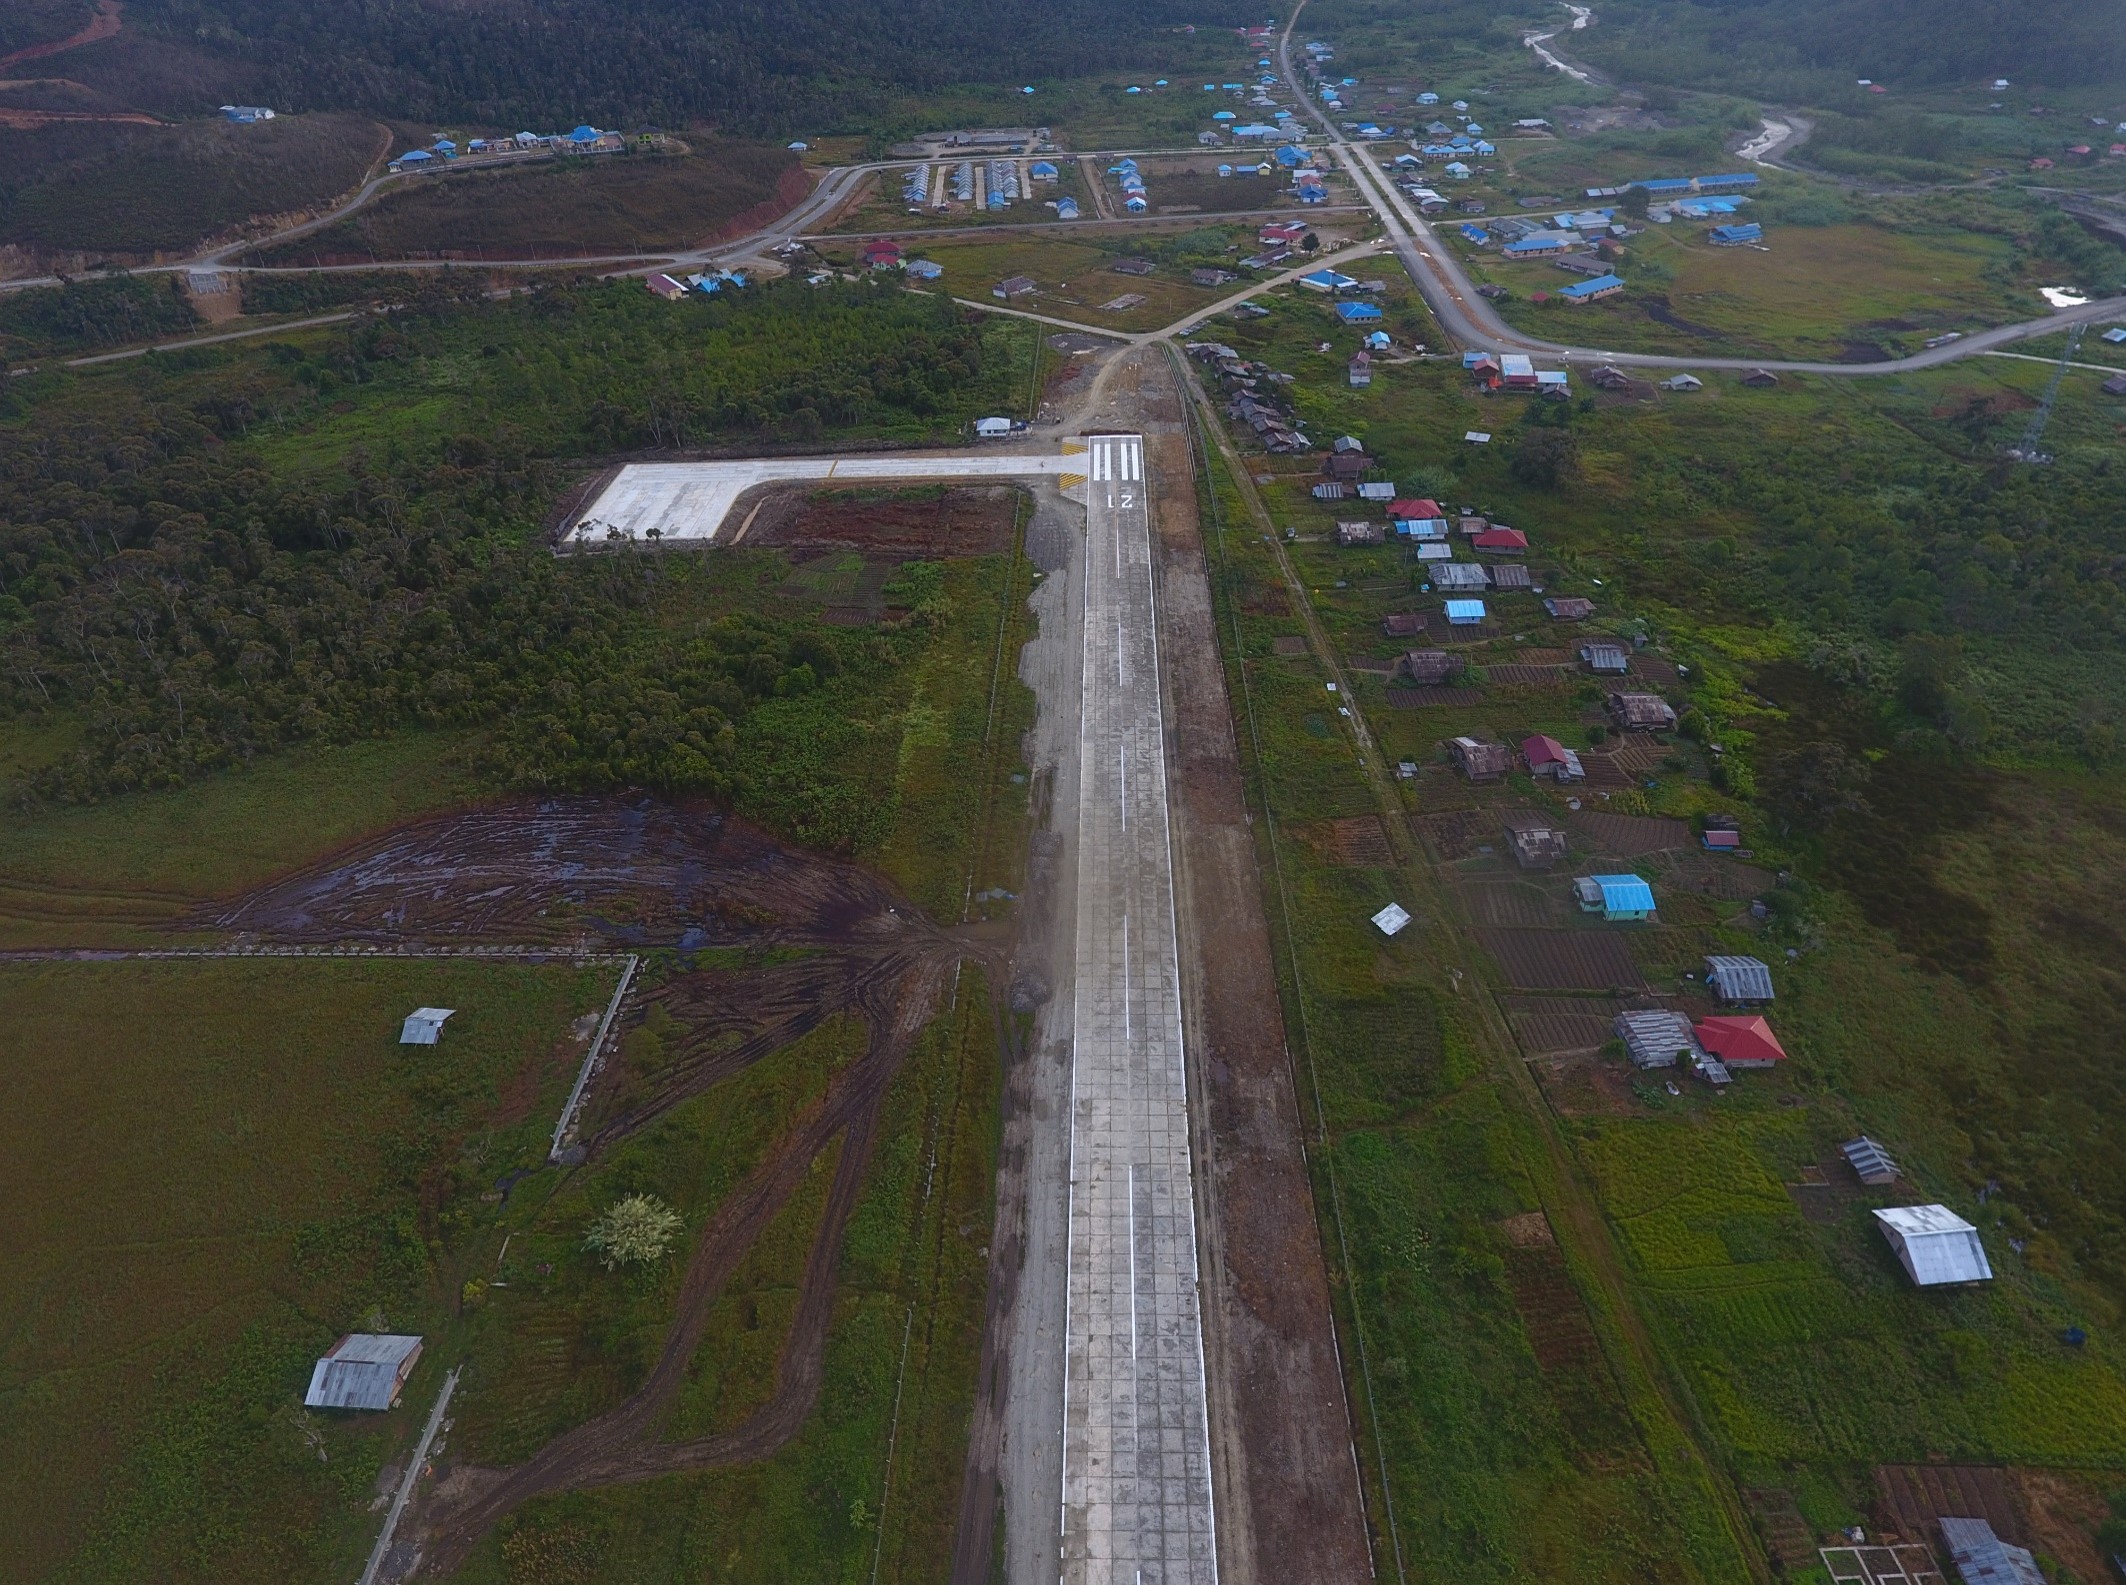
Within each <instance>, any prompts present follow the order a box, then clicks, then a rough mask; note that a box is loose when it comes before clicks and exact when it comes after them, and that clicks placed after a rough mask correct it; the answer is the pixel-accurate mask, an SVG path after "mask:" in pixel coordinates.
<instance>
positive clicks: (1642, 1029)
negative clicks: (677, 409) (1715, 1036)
mask: <svg viewBox="0 0 2126 1585" xmlns="http://www.w3.org/2000/svg"><path fill="white" fill-rule="evenodd" d="M1613 1027H1614V1028H1615V1031H1616V1036H1617V1038H1618V1039H1619V1040H1621V1041H1623V1042H1624V1051H1625V1054H1626V1055H1627V1056H1629V1057H1630V1058H1631V1065H1632V1066H1633V1067H1635V1068H1672V1067H1674V1066H1675V1065H1676V1064H1677V1063H1678V1062H1687V1063H1689V1064H1690V1065H1692V1066H1693V1067H1695V1066H1696V1065H1697V1064H1698V1063H1699V1062H1701V1061H1703V1060H1704V1057H1705V1049H1704V1048H1703V1047H1702V1046H1700V1045H1699V1044H1698V1041H1697V1037H1696V1036H1694V1035H1693V1034H1692V1033H1691V1031H1690V1020H1689V1019H1688V1018H1685V1017H1684V1016H1683V1015H1682V1014H1681V1013H1677V1012H1670V1011H1669V1010H1668V1009H1667V1008H1660V1007H1656V1008H1649V1009H1646V1010H1643V1011H1637V1012H1623V1013H1619V1014H1617V1019H1616V1023H1615V1025H1614V1026H1613Z"/></svg>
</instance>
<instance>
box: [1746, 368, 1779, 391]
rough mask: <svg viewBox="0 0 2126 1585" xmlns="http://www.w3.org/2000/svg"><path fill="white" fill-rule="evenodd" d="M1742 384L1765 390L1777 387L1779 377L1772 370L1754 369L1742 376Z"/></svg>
mask: <svg viewBox="0 0 2126 1585" xmlns="http://www.w3.org/2000/svg"><path fill="white" fill-rule="evenodd" d="M1742 383H1743V384H1744V385H1748V386H1753V387H1755V388H1756V389H1758V390H1763V389H1765V388H1766V387H1768V386H1773V385H1777V384H1778V383H1779V376H1778V375H1776V374H1774V373H1773V372H1772V371H1771V370H1770V369H1752V370H1750V372H1749V373H1747V374H1745V375H1744V376H1742Z"/></svg>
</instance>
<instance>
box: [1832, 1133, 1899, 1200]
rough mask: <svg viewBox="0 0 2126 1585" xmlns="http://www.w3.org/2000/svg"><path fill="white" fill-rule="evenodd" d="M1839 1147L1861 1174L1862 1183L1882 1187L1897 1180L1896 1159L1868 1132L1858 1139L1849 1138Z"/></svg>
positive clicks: (1855, 1169) (1855, 1170)
mask: <svg viewBox="0 0 2126 1585" xmlns="http://www.w3.org/2000/svg"><path fill="white" fill-rule="evenodd" d="M1838 1149H1839V1151H1840V1153H1841V1154H1843V1155H1844V1157H1845V1159H1846V1160H1847V1161H1848V1162H1849V1163H1851V1165H1852V1168H1853V1170H1854V1172H1856V1173H1858V1174H1859V1175H1860V1181H1861V1182H1862V1183H1865V1184H1869V1185H1871V1186H1873V1187H1877V1188H1880V1187H1881V1186H1882V1185H1884V1184H1888V1183H1895V1182H1896V1181H1897V1162H1896V1160H1895V1159H1894V1158H1893V1157H1892V1156H1891V1155H1890V1153H1889V1152H1888V1151H1887V1150H1885V1149H1883V1148H1882V1146H1880V1145H1878V1144H1877V1143H1875V1141H1874V1140H1872V1139H1870V1138H1868V1136H1867V1135H1866V1134H1862V1135H1861V1136H1860V1137H1859V1138H1858V1139H1848V1140H1847V1141H1846V1142H1845V1143H1844V1144H1842V1145H1840V1146H1839V1147H1838Z"/></svg>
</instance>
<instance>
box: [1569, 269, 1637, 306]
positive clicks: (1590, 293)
mask: <svg viewBox="0 0 2126 1585" xmlns="http://www.w3.org/2000/svg"><path fill="white" fill-rule="evenodd" d="M1623 290H1624V283H1623V282H1622V281H1621V280H1619V279H1617V277H1616V276H1614V275H1604V276H1602V277H1601V278H1600V279H1599V280H1592V281H1574V282H1573V283H1572V284H1571V285H1570V286H1567V287H1565V288H1563V289H1562V290H1561V291H1559V293H1558V296H1560V297H1562V298H1564V299H1565V301H1566V302H1568V303H1592V302H1595V301H1597V300H1599V299H1601V298H1604V297H1613V296H1615V295H1616V294H1617V293H1618V292H1621V291H1623Z"/></svg>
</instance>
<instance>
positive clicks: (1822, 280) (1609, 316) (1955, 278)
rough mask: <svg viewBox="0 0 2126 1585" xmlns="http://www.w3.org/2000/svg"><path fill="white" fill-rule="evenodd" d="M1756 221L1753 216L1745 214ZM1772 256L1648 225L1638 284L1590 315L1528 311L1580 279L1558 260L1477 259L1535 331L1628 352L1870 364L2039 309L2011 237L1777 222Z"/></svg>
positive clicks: (1518, 319) (1633, 260) (1506, 309)
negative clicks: (2019, 271) (2007, 279)
mask: <svg viewBox="0 0 2126 1585" xmlns="http://www.w3.org/2000/svg"><path fill="white" fill-rule="evenodd" d="M1735 218H1737V219H1738V220H1751V219H1755V218H1757V217H1756V216H1755V215H1753V214H1751V213H1749V212H1748V211H1745V212H1744V213H1742V214H1741V215H1739V216H1737V217H1735ZM1765 244H1766V248H1765V250H1764V251H1759V250H1758V249H1755V248H1716V247H1713V246H1712V245H1711V244H1710V243H1708V242H1707V241H1706V240H1705V227H1704V226H1702V225H1699V224H1696V223H1692V222H1685V221H1677V222H1675V223H1673V224H1672V225H1670V226H1667V227H1660V226H1653V227H1649V228H1648V229H1647V230H1646V232H1645V233H1644V234H1643V235H1640V236H1637V237H1634V238H1632V239H1631V242H1630V249H1629V254H1628V256H1627V258H1626V259H1625V260H1623V261H1622V262H1620V263H1619V264H1618V265H1617V273H1618V274H1619V275H1621V276H1623V277H1624V279H1625V281H1626V282H1627V283H1629V284H1628V289H1627V290H1626V291H1625V292H1624V293H1623V294H1622V295H1621V296H1617V297H1611V298H1607V299H1605V300H1603V301H1602V302H1599V303H1590V304H1587V305H1584V306H1582V307H1578V308H1575V307H1572V306H1570V305H1567V304H1562V303H1558V302H1556V301H1554V300H1553V302H1551V303H1548V304H1535V303H1531V302H1529V301H1528V300H1527V299H1528V296H1529V294H1530V293H1532V292H1537V291H1547V292H1552V293H1555V292H1556V291H1557V290H1558V289H1559V288H1560V287H1562V286H1565V285H1568V284H1570V283H1571V281H1572V280H1574V279H1575V277H1573V276H1570V275H1568V274H1567V273H1566V272H1565V271H1563V270H1560V269H1558V268H1556V267H1555V266H1554V265H1552V264H1550V263H1549V262H1547V261H1540V260H1539V261H1533V262H1530V263H1527V264H1509V263H1507V262H1506V261H1504V260H1503V259H1501V258H1499V257H1498V256H1497V255H1496V254H1495V253H1487V254H1478V255H1475V256H1474V257H1473V258H1472V259H1471V261H1470V269H1471V273H1472V275H1473V276H1474V277H1475V278H1476V279H1477V280H1479V281H1485V280H1493V281H1497V282H1499V283H1500V284H1501V285H1504V286H1507V287H1509V288H1510V289H1511V290H1512V292H1513V293H1514V296H1513V298H1511V299H1509V300H1508V301H1506V302H1504V303H1502V304H1500V305H1499V308H1500V312H1501V313H1502V314H1503V315H1504V316H1505V318H1506V320H1507V322H1508V323H1509V324H1511V325H1513V326H1514V327H1515V328H1517V329H1521V330H1525V331H1527V332H1529V333H1530V334H1531V335H1540V336H1544V337H1547V338H1549V339H1551V340H1570V341H1573V342H1575V343H1579V344H1585V345H1598V346H1604V347H1615V348H1617V349H1618V350H1619V351H1630V352H1706V353H1742V354H1749V353H1761V354H1764V355H1766V356H1774V355H1776V356H1780V357H1813V358H1828V359H1830V360H1832V361H1842V360H1848V359H1850V360H1851V361H1855V362H1864V361H1868V360H1871V359H1874V358H1878V357H1882V356H1884V355H1886V342H1889V341H1896V342H1897V343H1898V347H1899V350H1901V351H1905V350H1909V351H1916V350H1918V344H1919V342H1920V341H1921V340H1923V339H1924V338H1925V337H1926V336H1928V335H1932V334H1935V333H1938V332H1939V331H1942V330H1949V329H1958V330H1974V329H1981V328H1984V327H1986V326H1989V325H1996V324H2006V323H2008V322H2010V321H2012V320H2017V319H2023V318H2027V317H2029V316H2030V315H2031V314H2032V313H2034V312H2036V311H2037V309H2036V307H2035V305H2034V303H2032V302H2031V301H2029V300H2028V299H2026V298H2024V297H2023V295H2022V294H2020V293H2018V292H2014V291H2012V290H2010V289H2009V288H2008V287H2007V286H2006V285H2005V284H2004V282H2003V279H2002V277H2003V274H2004V272H2006V271H2008V270H2010V269H2012V268H2013V266H2014V262H2015V250H2014V248H2013V246H2012V245H2011V244H2010V243H2009V242H2008V241H2007V239H2005V238H1998V237H1988V236H1980V235H1976V234H1973V233H1970V232H1957V231H1949V230H1945V229H1944V230H1932V231H1927V232H1916V231H1911V230H1898V229H1893V228H1891V227H1888V226H1876V225H1836V226H1782V225H1780V224H1778V223H1777V221H1776V220H1772V219H1769V218H1767V221H1766V227H1765Z"/></svg>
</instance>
